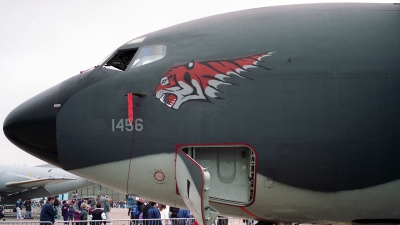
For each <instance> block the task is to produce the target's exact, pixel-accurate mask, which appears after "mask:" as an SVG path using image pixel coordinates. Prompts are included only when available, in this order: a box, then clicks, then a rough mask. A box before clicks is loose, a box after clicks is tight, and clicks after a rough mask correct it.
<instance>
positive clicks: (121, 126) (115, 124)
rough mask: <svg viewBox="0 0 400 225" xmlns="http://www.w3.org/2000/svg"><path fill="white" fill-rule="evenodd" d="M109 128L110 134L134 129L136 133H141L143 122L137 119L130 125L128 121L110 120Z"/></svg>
mask: <svg viewBox="0 0 400 225" xmlns="http://www.w3.org/2000/svg"><path fill="white" fill-rule="evenodd" d="M111 126H112V132H115V131H121V132H124V130H126V131H133V128H135V130H136V131H142V130H143V120H142V119H141V118H137V119H135V121H134V122H133V123H132V124H130V123H129V119H120V120H118V121H116V120H114V119H111Z"/></svg>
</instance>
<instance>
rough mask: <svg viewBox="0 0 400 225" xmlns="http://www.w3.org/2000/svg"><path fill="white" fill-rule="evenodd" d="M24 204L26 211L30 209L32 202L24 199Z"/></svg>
mask: <svg viewBox="0 0 400 225" xmlns="http://www.w3.org/2000/svg"><path fill="white" fill-rule="evenodd" d="M24 206H25V210H26V211H32V202H31V201H29V200H26V201H25V203H24Z"/></svg>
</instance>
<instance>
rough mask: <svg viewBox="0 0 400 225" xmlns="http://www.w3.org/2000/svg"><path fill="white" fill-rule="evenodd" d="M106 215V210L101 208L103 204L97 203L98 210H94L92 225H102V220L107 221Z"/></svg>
mask: <svg viewBox="0 0 400 225" xmlns="http://www.w3.org/2000/svg"><path fill="white" fill-rule="evenodd" d="M106 219H107V217H106V214H105V213H104V210H103V209H102V208H101V203H97V205H96V209H95V210H93V212H92V220H93V222H92V225H100V224H101V222H100V220H106Z"/></svg>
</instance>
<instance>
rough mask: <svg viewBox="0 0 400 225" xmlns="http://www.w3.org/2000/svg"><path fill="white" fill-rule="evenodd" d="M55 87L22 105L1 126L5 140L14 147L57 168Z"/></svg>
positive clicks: (56, 89)
mask: <svg viewBox="0 0 400 225" xmlns="http://www.w3.org/2000/svg"><path fill="white" fill-rule="evenodd" d="M59 87H60V85H56V86H54V87H52V88H50V89H48V90H46V91H44V92H42V93H40V94H38V95H36V96H35V97H33V98H31V99H29V100H28V101H26V102H24V103H22V104H21V105H19V106H18V107H17V108H15V109H14V110H13V111H11V113H10V114H8V116H7V118H6V119H5V121H4V124H3V131H4V134H5V135H6V137H7V138H8V139H9V140H10V141H11V142H12V143H13V144H14V145H16V146H17V147H19V148H21V149H22V150H24V151H26V152H27V153H29V154H31V155H33V156H35V157H38V158H40V159H42V160H44V161H47V162H48V163H50V164H53V165H55V166H60V162H59V159H58V151H57V138H56V117H57V110H58V108H56V107H55V104H57V96H58V90H59Z"/></svg>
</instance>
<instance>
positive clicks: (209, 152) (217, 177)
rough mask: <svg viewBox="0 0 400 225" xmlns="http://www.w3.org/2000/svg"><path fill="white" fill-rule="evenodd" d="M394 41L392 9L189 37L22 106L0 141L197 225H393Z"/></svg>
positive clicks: (118, 56)
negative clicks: (174, 210) (187, 214)
mask: <svg viewBox="0 0 400 225" xmlns="http://www.w3.org/2000/svg"><path fill="white" fill-rule="evenodd" d="M399 27H400V8H399V6H398V5H393V4H344V3H340V4H306V5H291V6H276V7H267V8H258V9H251V10H243V11H239V12H233V13H227V14H222V15H217V16H212V17H207V18H203V19H198V20H194V21H190V22H186V23H183V24H179V25H176V26H172V27H169V28H166V29H162V30H159V31H156V32H152V33H149V34H147V35H143V36H140V37H137V38H135V39H133V40H131V41H128V42H127V43H125V44H123V45H122V46H121V47H119V48H118V49H117V50H115V52H113V53H112V54H111V55H110V56H109V57H107V58H106V59H105V60H104V61H103V62H101V63H99V64H98V65H97V66H95V67H94V68H92V69H90V70H87V71H83V72H81V73H80V74H78V75H76V76H74V77H71V78H70V79H68V80H65V81H64V82H62V83H60V84H58V85H56V86H54V87H52V88H50V89H48V90H46V91H44V92H43V93H41V94H39V95H37V96H34V97H33V98H31V99H29V100H27V101H26V102H24V103H23V104H21V105H20V106H18V107H17V108H16V109H14V110H13V111H12V112H11V113H10V114H9V115H8V117H7V118H6V120H5V121H4V125H3V129H4V133H5V135H6V136H7V138H8V139H9V140H10V141H11V142H12V143H14V144H15V145H16V146H18V147H19V148H21V149H23V150H25V151H26V152H28V153H30V154H32V155H34V156H36V157H39V158H41V159H42V160H45V161H47V162H49V163H52V164H54V165H57V166H59V167H61V168H63V169H65V170H68V171H71V172H72V173H75V174H77V175H79V176H82V177H86V178H88V179H90V180H92V181H95V182H97V183H103V184H106V185H107V186H109V187H111V188H115V189H117V190H120V191H124V192H126V193H135V194H137V195H138V196H141V197H144V198H147V199H153V200H157V201H160V202H162V203H165V204H169V205H172V206H177V207H185V208H189V209H190V210H191V212H192V213H193V215H194V217H195V218H196V220H197V221H198V222H199V224H201V225H203V224H207V225H210V224H211V223H212V221H213V218H215V217H216V215H218V214H221V215H228V216H235V217H242V218H253V219H256V220H259V221H260V222H261V223H265V224H271V223H273V222H278V223H294V222H295V223H304V222H307V223H325V224H326V223H350V222H353V223H390V222H394V223H398V222H400V204H399V202H400V194H399V190H400V172H399V171H400V163H399V162H400V119H399V118H400V117H399V115H400V79H399V78H400V42H399V40H400V29H399ZM73 155H80V156H81V157H79V158H73V159H72V157H73ZM88 157H91V159H92V160H89V161H88V160H86V159H87V158H88Z"/></svg>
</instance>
